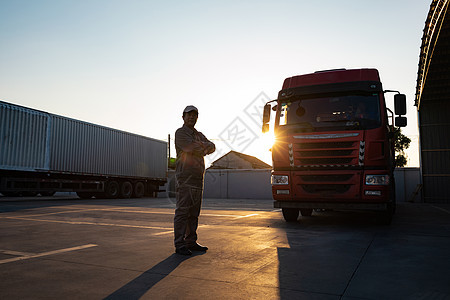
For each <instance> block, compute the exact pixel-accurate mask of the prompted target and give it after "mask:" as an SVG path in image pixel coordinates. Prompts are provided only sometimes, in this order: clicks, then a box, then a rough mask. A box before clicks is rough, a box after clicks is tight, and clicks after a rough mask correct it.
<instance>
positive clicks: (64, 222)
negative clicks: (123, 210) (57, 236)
mask: <svg viewBox="0 0 450 300" xmlns="http://www.w3.org/2000/svg"><path fill="white" fill-rule="evenodd" d="M3 218H4V219H12V220H24V221H36V222H49V223H60V224H71V225H99V226H116V227H129V228H144V229H159V230H168V229H170V228H168V227H157V226H143V225H128V224H113V223H101V222H98V223H97V222H84V221H60V220H47V219H34V218H27V217H3Z"/></svg>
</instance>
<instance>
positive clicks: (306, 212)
mask: <svg viewBox="0 0 450 300" xmlns="http://www.w3.org/2000/svg"><path fill="white" fill-rule="evenodd" d="M312 212H313V210H312V208H300V214H301V215H302V216H303V217H311V214H312Z"/></svg>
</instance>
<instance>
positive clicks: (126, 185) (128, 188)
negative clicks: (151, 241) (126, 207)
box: [120, 181, 133, 198]
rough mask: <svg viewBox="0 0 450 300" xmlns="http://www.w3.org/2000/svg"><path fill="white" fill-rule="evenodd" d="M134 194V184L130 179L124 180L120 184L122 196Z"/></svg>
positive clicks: (128, 196)
mask: <svg viewBox="0 0 450 300" xmlns="http://www.w3.org/2000/svg"><path fill="white" fill-rule="evenodd" d="M132 194H133V185H132V184H131V182H129V181H124V182H122V184H121V185H120V198H130V197H131V195H132Z"/></svg>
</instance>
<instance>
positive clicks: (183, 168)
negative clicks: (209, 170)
mask: <svg viewBox="0 0 450 300" xmlns="http://www.w3.org/2000/svg"><path fill="white" fill-rule="evenodd" d="M175 149H176V150H177V161H176V173H175V176H176V179H177V184H178V185H181V184H188V185H192V186H196V187H200V188H201V187H203V176H204V173H205V161H204V159H203V157H204V156H205V155H207V154H210V153H213V152H214V151H215V145H214V143H212V142H211V141H209V140H208V139H207V138H206V137H205V136H204V135H203V134H202V133H201V132H198V131H197V130H196V129H195V128H194V129H191V128H189V127H187V126H186V125H183V127H181V128H179V129H177V131H176V132H175Z"/></svg>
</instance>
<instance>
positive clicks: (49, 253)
mask: <svg viewBox="0 0 450 300" xmlns="http://www.w3.org/2000/svg"><path fill="white" fill-rule="evenodd" d="M97 246H98V245H95V244H87V245H81V246H77V247H71V248H65V249H59V250H53V251H48V252H43V253H36V254H32V253H24V252H16V251H8V250H0V252H2V253H5V254H7V253H8V252H9V253H10V254H11V253H17V254H19V253H21V254H25V255H22V256H19V257H13V258H8V259H3V260H0V265H1V264H6V263H10V262H14V261H19V260H25V259H31V258H37V257H43V256H49V255H53V254H59V253H65V252H71V251H76V250H81V249H86V248H91V247H97Z"/></svg>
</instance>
